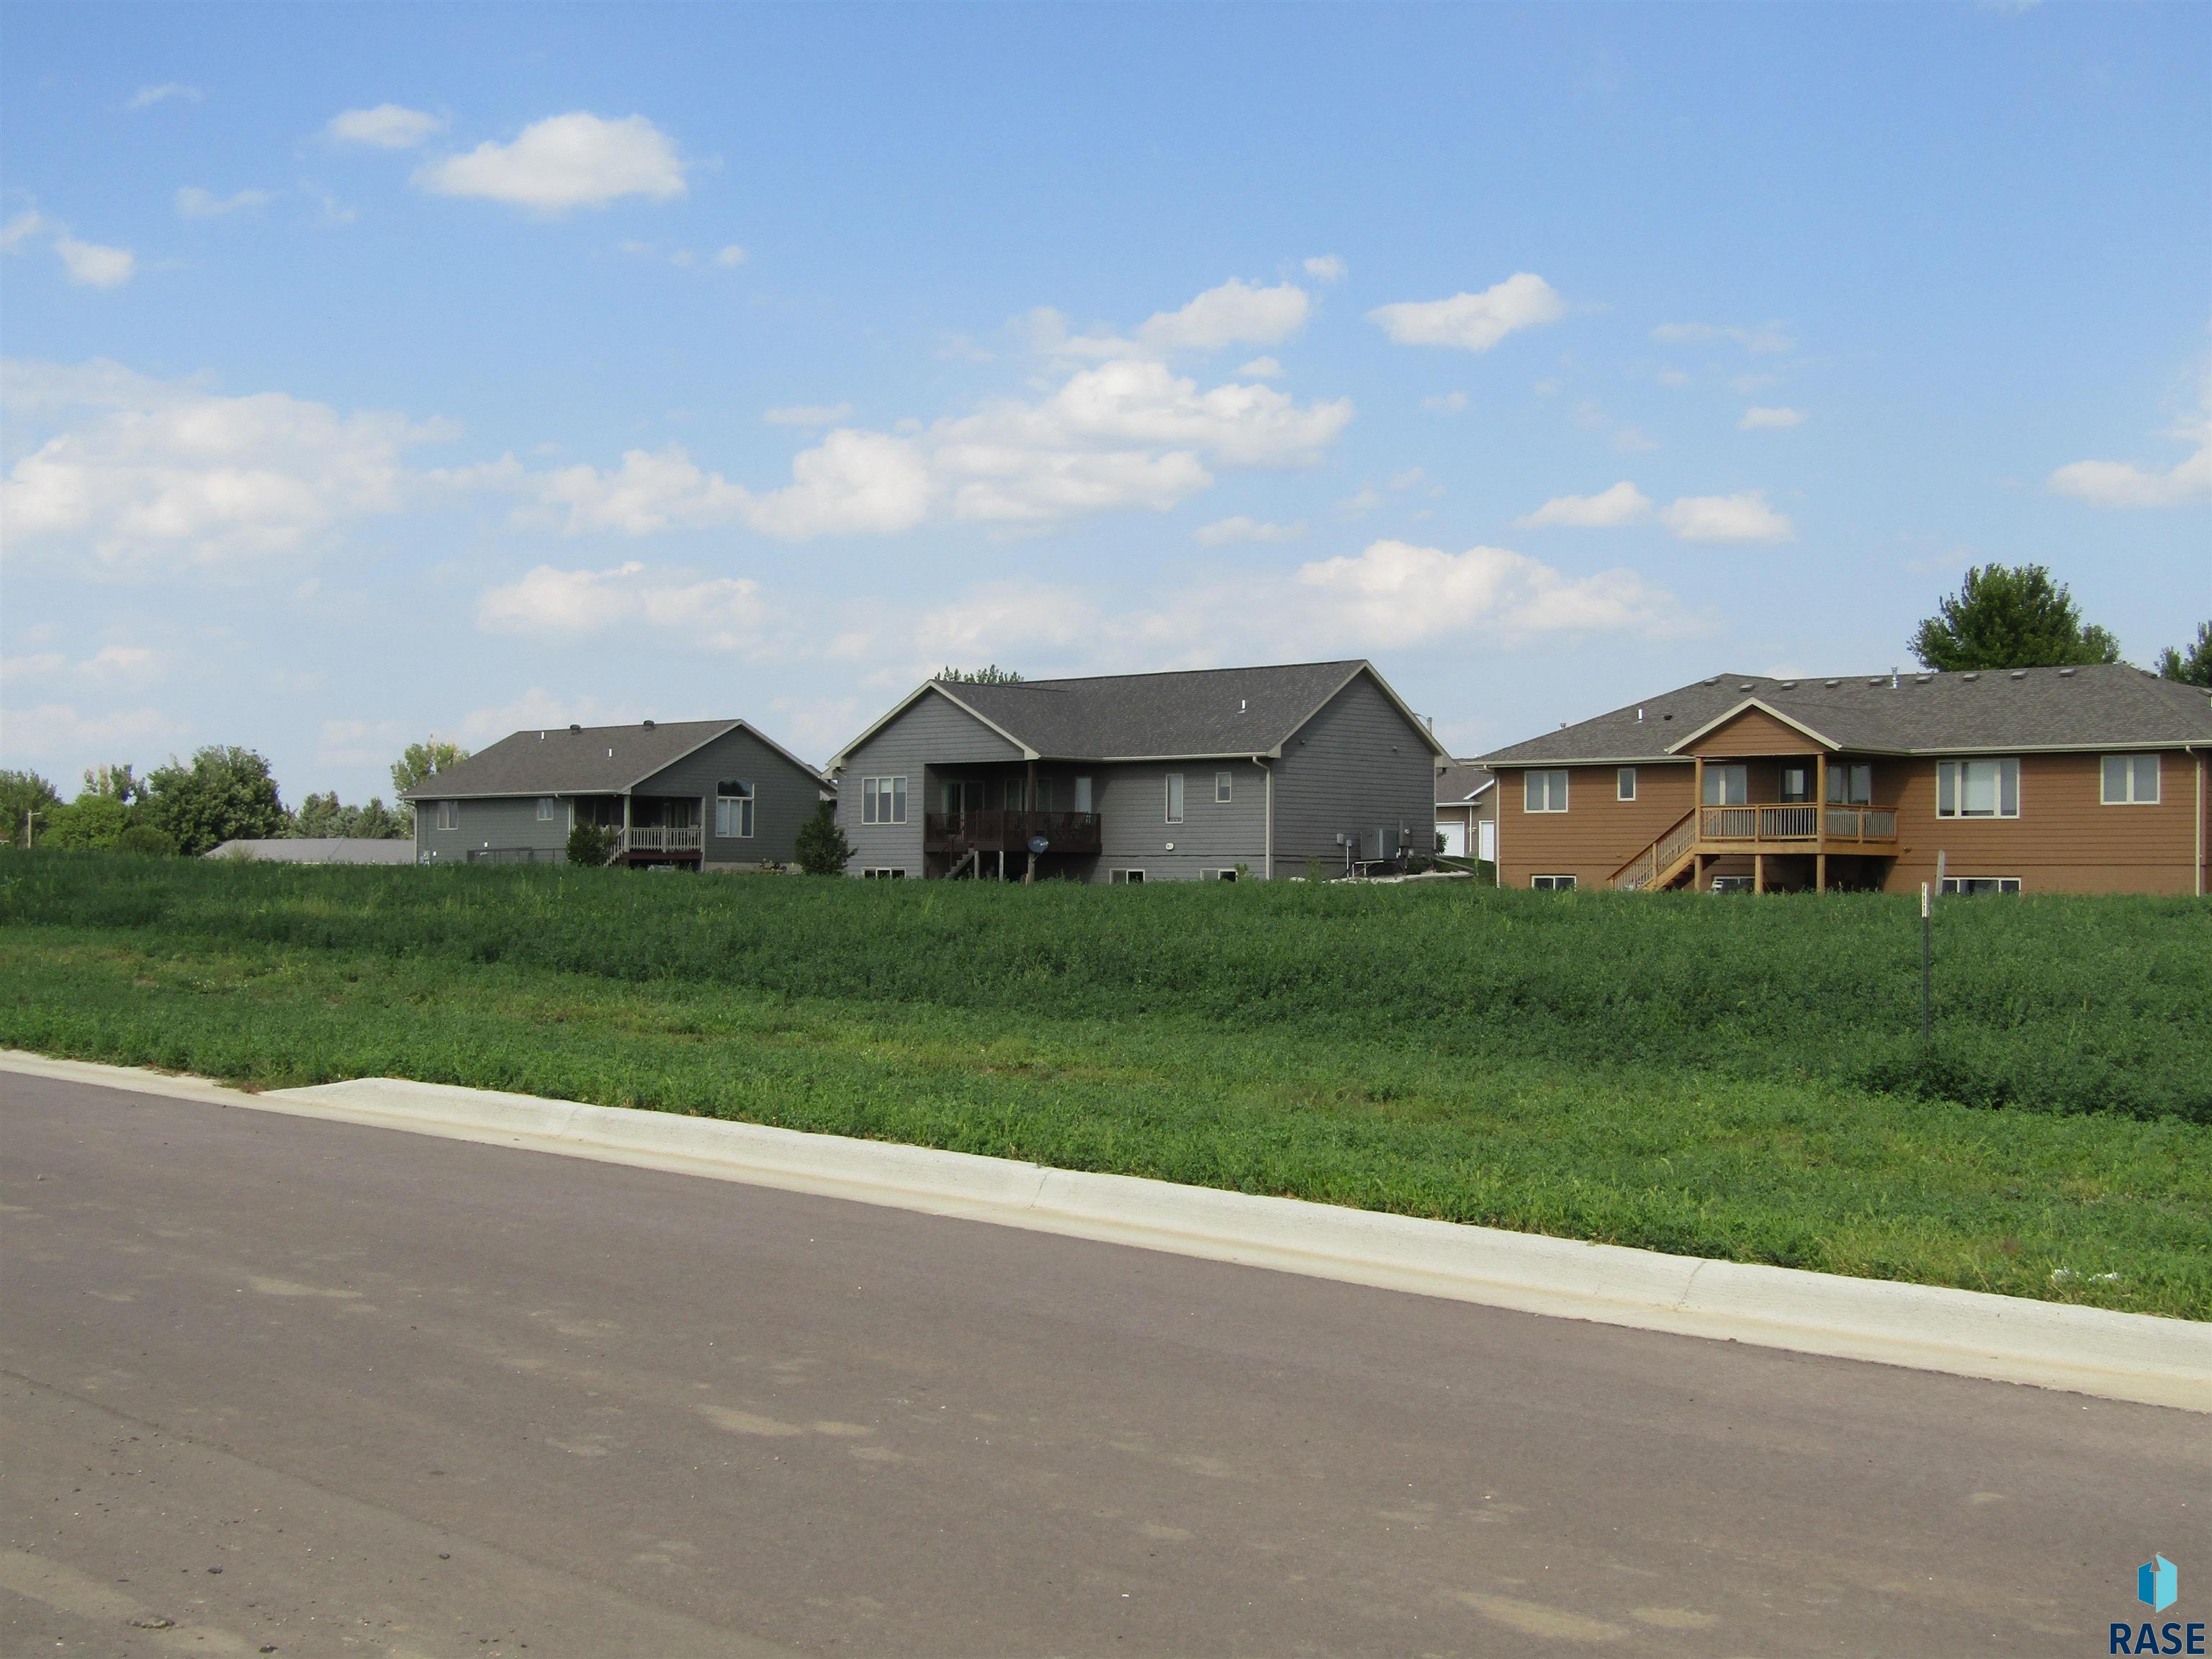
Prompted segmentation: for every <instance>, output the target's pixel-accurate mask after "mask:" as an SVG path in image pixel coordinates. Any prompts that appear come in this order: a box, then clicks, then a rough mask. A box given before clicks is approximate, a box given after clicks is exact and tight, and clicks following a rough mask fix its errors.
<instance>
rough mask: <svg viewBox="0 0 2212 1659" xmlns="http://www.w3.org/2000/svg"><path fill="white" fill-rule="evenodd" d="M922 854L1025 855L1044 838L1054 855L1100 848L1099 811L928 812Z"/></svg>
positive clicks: (981, 809) (988, 809) (992, 808)
mask: <svg viewBox="0 0 2212 1659" xmlns="http://www.w3.org/2000/svg"><path fill="white" fill-rule="evenodd" d="M921 836H922V841H921V844H922V850H923V851H925V852H929V853H950V854H953V855H954V856H955V857H957V856H958V855H959V854H963V853H1024V852H1027V851H1028V850H1029V844H1030V841H1031V840H1032V839H1033V838H1034V837H1036V836H1043V837H1044V839H1045V840H1046V841H1047V842H1049V843H1050V846H1049V848H1048V851H1051V852H1054V853H1077V854H1095V853H1097V851H1098V850H1099V848H1100V845H1101V842H1100V839H1099V828H1098V814H1097V813H1096V812H1025V811H1019V810H1018V809H1016V808H1013V807H1000V806H978V807H974V808H971V809H969V811H965V812H928V813H925V814H924V815H923V817H922V830H921Z"/></svg>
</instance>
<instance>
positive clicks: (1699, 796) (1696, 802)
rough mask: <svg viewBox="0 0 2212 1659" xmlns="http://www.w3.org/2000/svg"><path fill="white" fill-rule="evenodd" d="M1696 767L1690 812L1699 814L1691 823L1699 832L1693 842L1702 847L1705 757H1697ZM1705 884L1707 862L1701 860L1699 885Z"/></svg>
mask: <svg viewBox="0 0 2212 1659" xmlns="http://www.w3.org/2000/svg"><path fill="white" fill-rule="evenodd" d="M1696 765H1697V772H1698V775H1697V778H1696V781H1694V782H1692V784H1691V786H1690V789H1691V794H1692V797H1693V804H1692V806H1691V808H1690V810H1691V811H1692V812H1695V813H1696V814H1697V817H1694V818H1692V820H1691V822H1692V823H1694V824H1696V825H1697V827H1698V832H1697V834H1696V835H1695V836H1692V837H1691V840H1692V842H1693V843H1694V844H1696V845H1698V846H1700V847H1702V846H1703V845H1704V844H1705V757H1704V756H1703V755H1699V757H1697V761H1696ZM1698 885H1699V886H1700V887H1703V886H1704V885H1705V860H1703V859H1700V860H1699V861H1698Z"/></svg>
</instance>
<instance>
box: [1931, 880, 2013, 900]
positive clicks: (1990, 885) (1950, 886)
mask: <svg viewBox="0 0 2212 1659" xmlns="http://www.w3.org/2000/svg"><path fill="white" fill-rule="evenodd" d="M1943 890H1944V891H1945V892H1946V893H1960V894H1965V895H1972V894H1976V893H2017V892H2018V891H2020V878H2019V877H2018V876H1946V877H1944V878H1943Z"/></svg>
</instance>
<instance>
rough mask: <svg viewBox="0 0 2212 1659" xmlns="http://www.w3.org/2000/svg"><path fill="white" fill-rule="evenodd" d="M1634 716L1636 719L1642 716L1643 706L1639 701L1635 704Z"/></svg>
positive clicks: (1640, 718)
mask: <svg viewBox="0 0 2212 1659" xmlns="http://www.w3.org/2000/svg"><path fill="white" fill-rule="evenodd" d="M1636 718H1637V719H1638V720H1642V719H1643V718H1644V708H1643V705H1642V704H1640V703H1639V704H1638V706H1637V709H1636Z"/></svg>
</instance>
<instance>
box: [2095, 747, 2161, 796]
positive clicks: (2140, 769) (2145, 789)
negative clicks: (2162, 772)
mask: <svg viewBox="0 0 2212 1659" xmlns="http://www.w3.org/2000/svg"><path fill="white" fill-rule="evenodd" d="M2105 805H2107V806H2155V805H2158V757H2157V756H2155V755H2107V756H2106V757H2105Z"/></svg>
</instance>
